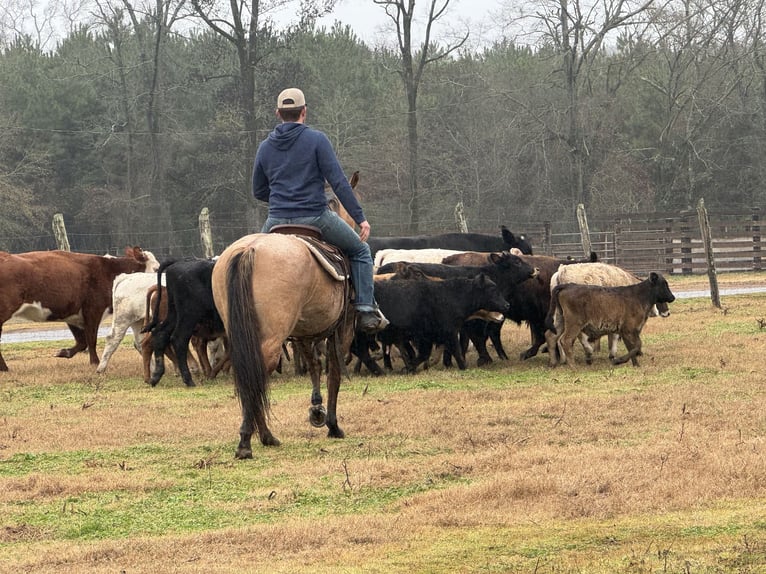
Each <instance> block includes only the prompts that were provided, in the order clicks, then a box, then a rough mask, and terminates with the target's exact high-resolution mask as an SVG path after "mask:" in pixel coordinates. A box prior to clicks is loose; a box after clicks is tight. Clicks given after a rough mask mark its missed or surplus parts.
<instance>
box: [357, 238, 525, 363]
mask: <svg viewBox="0 0 766 574" xmlns="http://www.w3.org/2000/svg"><path fill="white" fill-rule="evenodd" d="M490 260H491V261H492V263H490V264H487V265H482V266H459V267H453V266H449V265H441V264H425V263H423V264H408V263H393V264H391V265H390V266H384V267H382V268H381V269H380V270H379V273H383V272H389V273H398V274H402V273H403V272H405V273H406V272H407V271H409V270H413V271H416V273H414V274H415V275H416V276H422V275H423V274H425V275H427V276H431V277H437V278H442V279H453V278H471V277H475V276H476V275H478V274H481V273H483V274H485V275H487V277H489V278H490V279H491V280H492V281H494V282H495V283H496V284H497V287H498V288H499V290H500V293H501V294H502V295H503V297H504V298H505V299H507V298H508V297H509V296H510V295H511V294H512V293H513V291H514V290H515V289H516V288H517V286H518V285H519V284H520V283H523V282H525V281H528V280H529V278H530V277H534V276H535V275H536V273H537V270H536V269H534V268H533V267H532V266H531V265H529V264H527V263H525V262H524V261H523V260H522V259H521V258H520V257H517V256H515V255H511V254H510V253H507V252H503V253H493V254H492V255H491V256H490ZM378 284H379V283H378V282H376V284H375V285H376V287H375V288H376V293H377V290H378ZM486 310H487V311H491V310H492V309H486ZM383 312H384V314H385V309H384V310H383ZM386 337H387V336H386V335H385V334H383V335H382V336H379V339H381V342H383V343H384V344H385V343H388V342H389V341H387V340H386ZM484 340H486V339H484ZM400 344H401V343H400ZM423 344H424V345H425V343H423ZM474 344H475V345H477V344H478V345H479V346H480V345H481V341H479V342H478V343H476V342H475V343H474ZM364 347H365V345H363V344H361V343H360V344H359V349H360V350H363V348H364ZM477 348H478V347H477ZM400 350H402V348H401V347H400ZM445 352H446V354H447V356H451V355H452V353H450V352H449V351H445ZM484 352H485V353H486V348H485V349H484ZM410 354H411V351H409V350H408V349H407V347H406V345H405V347H404V349H403V355H404V356H405V361H406V360H407V359H408V358H409V355H410ZM461 356H464V352H462V351H461ZM363 360H364V359H363ZM364 362H365V364H366V365H367V366H368V368H369V369H370V370H371V371H373V372H375V368H374V367H372V366H371V364H370V363H368V362H367V361H364ZM458 366H459V365H458ZM378 371H379V369H378Z"/></svg>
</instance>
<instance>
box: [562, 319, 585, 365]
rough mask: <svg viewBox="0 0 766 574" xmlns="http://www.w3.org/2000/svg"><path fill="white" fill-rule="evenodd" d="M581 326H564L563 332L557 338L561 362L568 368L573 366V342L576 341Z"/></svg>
mask: <svg viewBox="0 0 766 574" xmlns="http://www.w3.org/2000/svg"><path fill="white" fill-rule="evenodd" d="M582 327H583V325H577V326H575V325H566V324H565V325H564V332H563V333H562V334H561V337H559V341H558V344H559V349H560V350H561V360H562V361H564V362H565V363H566V364H567V365H569V366H570V367H574V366H575V360H574V349H573V347H574V342H575V339H577V337H578V335H579V334H580V331H581V329H582Z"/></svg>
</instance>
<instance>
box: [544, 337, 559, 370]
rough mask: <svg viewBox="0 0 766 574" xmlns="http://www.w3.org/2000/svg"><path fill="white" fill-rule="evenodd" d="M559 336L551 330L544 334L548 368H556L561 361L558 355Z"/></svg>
mask: <svg viewBox="0 0 766 574" xmlns="http://www.w3.org/2000/svg"><path fill="white" fill-rule="evenodd" d="M558 341H559V336H558V334H556V333H554V332H553V331H551V330H548V331H546V332H545V342H546V344H547V345H548V366H550V367H556V366H558V364H559V360H560V359H561V356H560V353H559V343H558Z"/></svg>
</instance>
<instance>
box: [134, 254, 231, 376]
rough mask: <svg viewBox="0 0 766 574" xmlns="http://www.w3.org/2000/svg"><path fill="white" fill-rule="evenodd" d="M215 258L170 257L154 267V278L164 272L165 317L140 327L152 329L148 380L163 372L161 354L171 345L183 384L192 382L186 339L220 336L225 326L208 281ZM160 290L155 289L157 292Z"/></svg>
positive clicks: (187, 341)
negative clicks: (151, 349)
mask: <svg viewBox="0 0 766 574" xmlns="http://www.w3.org/2000/svg"><path fill="white" fill-rule="evenodd" d="M214 265H215V262H214V261H212V260H209V259H191V258H187V259H181V260H175V259H170V260H167V261H164V262H163V263H162V265H160V268H159V270H158V271H157V278H158V281H159V278H160V276H161V274H162V273H163V272H164V273H165V285H166V291H167V297H168V301H167V302H168V313H167V317H166V318H165V319H164V320H163V321H162V322H160V323H158V321H157V319H153V320H152V323H150V324H149V325H147V326H146V327H144V329H143V331H144V332H147V331H151V333H152V346H153V349H154V359H155V365H154V372H153V373H152V377H151V380H150V384H151V385H152V386H155V385H156V384H157V383H158V382H159V380H160V379H161V378H162V375H163V374H164V372H165V364H164V361H163V355H164V353H165V348H166V347H167V346H168V345H172V347H173V349H174V351H175V355H176V358H177V361H178V370H179V371H180V372H181V377H182V378H183V381H184V384H186V386H189V387H193V386H194V380H193V379H192V376H191V372H189V366H188V364H187V355H188V351H189V341H190V340H191V337H192V335H197V336H199V337H202V338H205V339H214V338H216V337H219V336H223V335H224V334H225V333H224V328H223V321H222V320H221V317H220V315H219V314H218V310H217V309H216V307H215V303H214V302H213V287H212V283H211V279H212V275H213V266H214ZM160 293H162V290H161V289H158V295H159V294H160ZM160 302H161V301H160V297H157V304H156V306H155V313H154V317H159V305H160Z"/></svg>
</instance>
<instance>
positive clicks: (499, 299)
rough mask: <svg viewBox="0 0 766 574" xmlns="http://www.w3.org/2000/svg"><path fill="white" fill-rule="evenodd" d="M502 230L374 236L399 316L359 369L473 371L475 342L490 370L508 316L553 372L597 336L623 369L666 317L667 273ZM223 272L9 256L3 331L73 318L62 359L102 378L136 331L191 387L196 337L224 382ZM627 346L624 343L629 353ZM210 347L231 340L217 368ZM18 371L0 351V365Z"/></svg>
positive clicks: (145, 255)
mask: <svg viewBox="0 0 766 574" xmlns="http://www.w3.org/2000/svg"><path fill="white" fill-rule="evenodd" d="M501 231H502V232H501V234H500V235H498V236H495V235H489V234H477V233H448V234H441V235H432V236H417V237H400V238H371V239H370V240H369V244H370V248H371V251H372V254H373V257H374V260H375V267H376V276H375V297H376V299H377V301H378V304H379V305H380V308H381V311H382V312H383V314H384V315H385V316H386V317H387V318H388V320H389V321H390V324H389V326H388V327H386V328H385V329H384V330H383V331H381V332H379V333H377V334H376V335H365V334H364V333H362V332H361V331H360V332H357V333H355V335H354V339H353V341H352V342H351V345H350V354H349V361H350V360H351V358H352V356H353V357H355V358H356V365H355V369H356V370H357V371H359V370H361V368H362V366H364V367H365V368H366V369H367V370H369V372H370V373H372V374H374V375H380V374H382V373H383V372H384V369H393V368H394V364H393V359H392V354H391V350H392V349H393V348H396V349H397V350H398V354H399V357H400V358H401V361H402V362H403V364H404V369H405V370H406V371H407V372H410V373H414V372H416V371H417V370H418V368H424V367H427V366H428V364H429V361H430V359H431V354H432V351H433V349H434V348H435V347H436V346H442V347H443V351H442V352H443V356H442V361H443V362H444V365H445V366H450V365H451V364H452V361H453V360H454V361H455V363H456V364H457V366H458V368H460V369H465V368H466V367H467V364H466V358H465V355H466V351H467V349H468V346H469V344H472V345H473V347H474V348H475V349H476V351H477V353H478V365H484V364H487V363H489V362H491V361H492V357H491V356H490V354H489V351H488V348H487V341H490V342H491V343H492V347H494V351H495V353H496V354H497V356H498V358H500V359H508V355H507V354H506V352H505V349H504V348H503V343H502V340H501V337H500V334H501V329H502V326H503V324H504V322H505V321H506V320H507V321H512V322H515V323H517V324H521V323H526V324H527V325H528V327H529V329H530V333H531V346H530V347H529V348H528V349H525V350H523V351H522V352H521V353H520V357H521V359H522V360H524V359H529V358H530V357H533V356H535V355H537V354H538V352H540V350H541V347H545V348H547V350H548V351H549V353H548V355H549V359H548V360H549V363H550V364H551V365H552V366H555V365H556V364H558V363H560V362H565V363H568V364H574V352H573V344H574V341H575V340H579V341H580V342H581V344H582V347H583V349H584V351H585V356H586V361H587V362H588V363H589V364H590V363H591V361H592V355H593V352H594V349H595V348H597V343H598V340H599V339H600V338H601V337H602V336H604V335H607V336H608V337H609V357H610V359H611V361H612V363H614V364H620V363H624V362H627V361H629V360H630V361H631V362H632V363H633V365H636V366H637V365H638V362H637V357H638V356H639V355H641V338H640V333H641V330H642V328H643V326H644V324H645V322H646V320H647V318H648V317H650V316H653V315H661V316H667V315H668V314H669V312H668V303H671V302H672V301H673V300H674V296H673V294H672V293H671V291H670V289H669V287H668V284H667V281H665V279H664V278H663V277H662V276H661V275H659V274H657V273H651V274H650V276H649V277H647V278H646V279H644V280H640V279H639V278H638V277H636V276H635V275H633V274H631V273H629V272H627V271H625V270H623V269H621V268H619V267H616V266H614V265H607V264H605V263H601V262H598V261H597V260H596V259H597V258H596V257H595V255H592V256H591V257H590V258H589V259H587V260H583V261H573V260H569V259H567V260H562V259H559V258H556V257H551V256H542V255H533V254H532V248H531V246H530V244H529V242H528V241H527V239H526V238H525V237H524V236H523V235H514V234H513V233H511V232H510V231H509V230H508V229H507V228H505V227H503V228H502V230H501ZM214 266H215V261H214V260H202V259H192V258H187V259H178V260H167V261H164V262H163V263H162V264H160V263H159V262H158V261H157V260H156V258H155V257H154V256H153V255H152V254H151V253H150V252H148V251H143V250H141V249H140V248H138V247H132V248H128V249H126V251H125V254H124V256H122V257H111V256H97V255H89V254H82V253H71V252H64V251H46V252H30V253H21V254H9V253H4V252H0V269H2V277H3V281H2V284H1V286H0V336H1V335H2V325H3V324H4V323H5V322H6V321H8V320H9V319H11V318H12V317H19V318H25V319H29V320H35V321H63V322H65V323H67V325H68V326H69V328H70V330H71V331H72V334H73V336H74V339H75V345H74V346H73V347H71V348H68V349H62V350H61V351H60V352H59V353H58V356H60V357H72V356H74V355H75V354H76V353H78V352H81V351H86V350H87V351H88V352H89V354H90V363H91V364H92V365H97V368H96V370H97V372H99V373H102V372H104V371H105V370H106V369H107V367H108V364H109V360H110V358H111V357H112V355H113V353H114V352H115V351H116V349H117V348H118V347H119V345H120V343H121V342H122V340H123V338H124V337H125V335H126V333H127V331H128V329H132V331H133V335H134V342H135V343H134V344H135V345H136V349H137V350H138V351H139V352H140V353H141V356H142V361H143V365H144V378H145V380H146V382H147V383H149V384H151V385H156V384H157V383H158V382H159V380H160V378H161V377H162V375H163V372H164V361H163V356H167V357H168V358H170V359H171V360H172V361H173V362H174V363H175V364H176V366H177V369H178V371H179V373H180V374H181V376H182V378H183V381H184V383H185V384H186V385H189V386H193V385H194V381H193V378H192V374H191V371H190V369H189V366H188V364H189V362H192V363H195V362H196V361H194V359H193V357H192V356H191V355H190V354H189V347H190V345H191V346H192V347H193V348H194V350H195V352H196V355H197V361H198V362H199V367H200V369H201V370H202V372H203V373H204V375H205V376H207V377H215V376H216V374H217V373H218V372H219V371H220V370H221V369H222V368H225V367H226V366H227V358H226V351H225V349H226V334H225V332H224V326H223V322H222V321H221V317H220V316H219V313H218V310H217V309H216V306H215V303H214V301H213V294H212V286H211V277H212V272H213V268H214ZM110 312H111V314H112V329H111V332H110V333H109V335H108V336H107V338H106V346H105V348H104V352H103V354H102V357H101V359H100V360H99V357H98V354H97V352H96V342H97V335H98V328H99V325H100V323H101V322H102V319H103V318H104V316H105V315H107V314H109V313H110ZM619 340H622V341H623V343H624V345H625V347H626V349H627V353H626V354H625V355H622V356H618V341H619ZM213 342H218V343H220V342H223V345H220V344H219V345H218V349H219V351H218V353H217V356H216V358H215V359H214V360H213V361H212V362H211V359H210V357H209V348H211V347H212V345H211V343H213ZM319 343H320V342H318V344H317V349H318V348H319V346H320V345H319ZM285 351H286V352H287V347H285ZM288 356H289V355H288ZM152 357H153V358H154V367H153V368H151V367H150V359H151V358H152ZM379 358H380V359H382V361H383V368H381V366H380V365H379V363H378V360H379ZM296 359H297V357H296ZM296 362H297V361H296ZM7 370H8V366H7V364H6V363H5V360H4V359H3V356H2V353H1V352H0V371H7Z"/></svg>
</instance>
